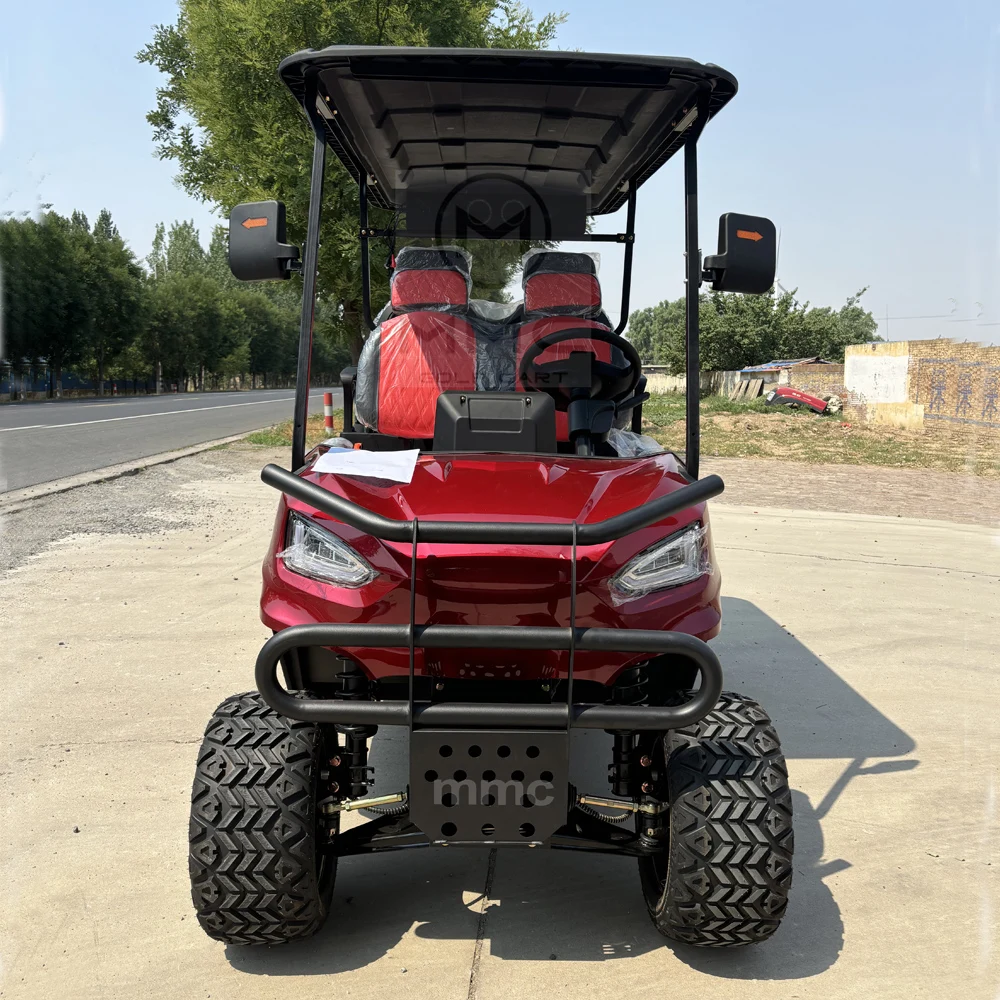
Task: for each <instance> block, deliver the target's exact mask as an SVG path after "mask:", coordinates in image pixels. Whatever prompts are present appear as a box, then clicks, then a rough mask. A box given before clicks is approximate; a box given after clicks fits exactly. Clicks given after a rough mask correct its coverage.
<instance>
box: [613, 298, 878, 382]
mask: <svg viewBox="0 0 1000 1000" xmlns="http://www.w3.org/2000/svg"><path fill="white" fill-rule="evenodd" d="M864 292H865V289H862V290H861V291H860V292H858V293H857V294H856V295H852V296H851V297H850V298H849V299H848V300H847V302H846V303H845V304H844V305H843V306H841V308H840V309H837V310H835V309H832V308H830V307H828V306H824V307H821V308H817V307H813V306H811V305H810V304H809V303H808V302H806V303H800V302H799V301H798V300H797V299H796V298H795V294H796V293H795V292H794V291H792V292H782V293H781V294H780V295H775V293H774V290H773V289H772V290H771V291H770V292H768V293H767V294H766V295H735V294H728V293H725V292H707V293H703V294H702V295H701V298H700V303H701V307H700V310H699V328H700V334H701V336H700V343H701V367H702V370H703V371H734V370H738V369H741V368H747V367H750V366H751V365H760V364H764V363H765V362H768V361H774V360H776V359H778V358H802V357H813V356H818V357H822V358H825V359H826V360H827V361H843V360H844V348H845V347H846V346H847V345H848V344H862V343H866V342H868V341H871V340H878V339H879V337H878V336H877V334H876V332H875V331H876V329H877V323H876V321H875V318H874V317H873V316H872V314H871V313H870V312H869V311H868V310H866V309H865V308H864V307H863V306H862V305H861V296H862V295H863V294H864ZM684 317H685V310H684V299H683V298H680V299H675V300H673V301H670V300H666V301H664V302H661V303H659V304H658V305H655V306H650V307H649V308H647V309H640V310H637V311H636V312H634V313H632V315H631V316H630V317H629V325H628V338H629V339H630V340H631V341H632V343H633V344H635V346H636V349H637V350H638V351H639V355H640V357H641V358H642V359H643V360H644V361H646V362H647V363H652V364H662V365H667V366H669V368H670V370H671V371H672V372H674V373H675V374H679V373H680V372H683V371H684V368H685V353H684Z"/></svg>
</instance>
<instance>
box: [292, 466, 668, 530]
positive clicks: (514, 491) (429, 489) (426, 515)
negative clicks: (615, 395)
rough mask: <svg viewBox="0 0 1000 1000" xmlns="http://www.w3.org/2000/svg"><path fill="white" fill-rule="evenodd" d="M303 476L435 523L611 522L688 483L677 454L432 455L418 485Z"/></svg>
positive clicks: (362, 501)
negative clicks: (642, 456) (638, 456)
mask: <svg viewBox="0 0 1000 1000" xmlns="http://www.w3.org/2000/svg"><path fill="white" fill-rule="evenodd" d="M302 477H303V478H304V479H307V480H310V481H312V482H315V483H317V484H318V485H320V486H322V487H323V488H324V489H326V490H329V491H330V492H331V493H336V494H339V495H340V496H342V497H345V498H346V499H347V500H350V501H352V502H353V503H356V504H359V505H360V506H362V507H365V508H367V509H368V510H370V511H373V512H375V513H377V514H381V515H383V516H384V517H389V518H393V519H395V520H412V519H413V518H417V519H419V520H431V521H493V520H499V519H503V520H505V521H574V520H575V521H578V522H579V523H581V524H584V523H588V522H592V521H603V520H605V519H606V518H609V517H613V516H614V515H616V514H621V513H622V512H624V511H626V510H631V509H633V508H635V507H638V506H639V505H640V504H643V503H646V502H647V501H648V500H652V499H654V498H656V497H659V496H662V495H663V494H665V493H670V492H672V491H674V490H676V489H679V488H680V487H682V486H684V485H686V480H685V479H684V478H683V476H681V475H680V472H679V469H678V465H677V460H676V459H675V458H674V456H673V455H669V454H666V455H655V456H651V457H649V458H645V459H634V458H632V459H609V458H577V457H574V456H570V455H565V456H563V455H552V456H536V455H533V456H525V455H464V454H455V455H440V454H439V455H424V456H421V457H420V459H419V460H418V462H417V467H416V469H415V471H414V474H413V481H412V482H410V483H389V482H385V481H383V480H376V479H367V478H359V477H355V476H343V475H335V474H332V473H314V472H312V466H311V463H310V465H309V466H308V467H307V468H306V470H305V471H304V472H303V474H302Z"/></svg>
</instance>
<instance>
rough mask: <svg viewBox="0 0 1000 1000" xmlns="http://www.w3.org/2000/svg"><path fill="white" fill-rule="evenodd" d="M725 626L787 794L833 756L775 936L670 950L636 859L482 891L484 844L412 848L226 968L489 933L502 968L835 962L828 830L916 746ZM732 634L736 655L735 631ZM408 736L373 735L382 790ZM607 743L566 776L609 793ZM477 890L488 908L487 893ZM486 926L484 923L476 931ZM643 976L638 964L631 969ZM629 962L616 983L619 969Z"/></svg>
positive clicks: (787, 658) (496, 875) (765, 623)
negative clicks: (776, 750) (840, 808)
mask: <svg viewBox="0 0 1000 1000" xmlns="http://www.w3.org/2000/svg"><path fill="white" fill-rule="evenodd" d="M724 604H725V611H724V617H725V619H726V621H727V626H729V628H727V630H726V631H727V632H728V634H729V635H731V636H734V642H733V645H732V646H729V644H728V643H727V642H726V641H725V639H724V637H722V638H720V639H719V640H717V641H716V642H715V643H713V645H715V646H716V648H717V650H718V652H719V654H720V657H721V658H722V661H723V664H724V666H725V668H726V686H727V688H731V689H735V690H741V691H743V692H745V693H746V694H749V695H751V696H753V697H755V698H757V699H759V700H760V702H761V703H762V704H763V705H764V706H765V707H766V708H767V710H768V712H769V713H770V714H771V716H772V718H773V719H774V721H775V723H776V726H777V729H778V732H779V734H780V736H781V739H782V743H783V746H784V750H785V754H786V757H787V758H788V759H789V762H790V772H791V780H792V784H793V786H794V784H795V759H796V758H800V759H801V758H811V759H838V758H840V759H843V760H844V762H845V768H844V770H843V772H842V773H841V775H840V777H839V778H838V779H837V780H836V781H835V782H834V783H833V785H832V787H831V788H830V789H829V790H828V791H827V792H826V793H825V795H824V796H823V798H822V800H821V801H819V802H813V801H811V800H810V798H809V797H808V796H807V795H806V794H805V793H804V792H802V791H799V790H794V791H793V793H792V796H793V808H794V823H795V866H794V876H793V889H792V894H791V900H790V903H789V908H788V912H787V914H786V916H785V919H784V921H783V922H782V926H781V928H780V929H779V931H778V933H777V934H775V936H774V937H773V938H772V939H771V940H770V941H768V942H766V943H765V944H762V945H759V946H757V947H751V948H742V949H734V950H732V951H727V950H710V951H705V950H701V949H696V948H690V947H687V946H684V945H679V944H673V943H669V942H667V941H665V939H664V938H662V937H661V936H660V935H659V934H658V933H657V932H656V930H655V929H654V927H653V926H652V924H651V922H650V920H649V918H648V915H647V914H646V911H645V906H644V904H643V901H642V895H641V890H640V887H639V878H638V873H637V871H636V866H635V861H634V860H632V859H629V858H619V857H609V856H591V855H586V854H582V853H576V852H571V851H528V850H506V851H505V850H501V851H499V852H497V856H496V864H495V870H494V872H493V877H492V882H491V885H490V886H489V887H487V873H488V869H489V865H488V863H487V859H488V857H489V852H488V851H486V850H484V849H462V848H454V849H448V850H434V849H426V850H424V849H418V850H411V851H401V852H398V853H389V854H384V855H372V856H362V857H356V858H347V859H344V860H342V861H341V863H340V870H339V872H338V876H337V885H336V892H335V896H334V902H333V909H332V913H331V916H330V919H329V921H328V923H327V925H326V927H325V928H324V929H323V930H322V931H321V932H320V933H319V934H318V935H317V936H316V937H315V938H312V939H310V940H308V941H304V942H302V943H293V944H290V945H284V946H282V947H280V948H273V949H247V948H233V947H230V948H228V949H227V952H226V953H227V957H228V959H229V961H230V962H231V963H232V965H233V967H234V968H236V969H238V970H240V971H242V972H245V973H247V974H251V975H272V976H283V975H310V974H313V975H320V974H323V975H326V974H331V973H336V972H342V971H347V970H352V969H359V968H363V967H364V966H367V965H370V964H372V963H373V962H376V961H378V960H379V959H382V958H383V957H385V956H386V955H387V954H388V953H389V952H390V951H391V950H392V949H393V948H394V947H395V946H396V945H398V943H399V942H400V940H401V939H402V938H404V937H405V936H406V935H407V934H409V933H411V932H412V933H413V934H415V935H416V936H417V937H419V938H424V939H433V940H444V941H454V942H465V943H466V944H467V945H468V947H469V956H470V959H469V960H470V963H471V961H472V946H473V943H474V942H475V941H476V938H477V934H483V935H484V937H485V940H486V947H487V949H488V954H489V955H490V956H491V957H492V958H499V959H503V960H508V961H610V960H613V959H621V958H630V957H636V956H639V955H643V954H645V953H647V952H653V951H662V950H663V949H664V948H665V947H667V948H668V949H669V950H668V951H667V952H665V953H664V960H665V961H668V960H669V955H670V954H671V953H672V955H673V956H674V958H676V959H677V960H680V961H682V962H684V963H685V964H687V965H689V966H691V967H692V968H695V969H698V970H700V971H703V972H705V973H708V974H711V975H713V976H722V977H728V978H733V979H764V980H784V979H799V978H807V977H810V976H815V975H818V974H820V973H822V972H823V971H824V970H826V969H828V968H830V966H832V965H833V964H834V963H835V962H836V961H837V959H838V957H839V955H840V952H841V949H842V947H843V939H844V928H843V922H842V920H841V915H840V909H839V907H838V905H837V901H836V898H835V896H834V893H833V891H832V889H831V885H830V884H828V882H827V880H828V879H830V877H831V876H833V875H835V874H836V873H837V872H839V871H842V870H844V869H846V868H849V867H851V862H850V861H848V860H845V859H834V860H827V861H824V860H823V829H822V821H823V819H824V818H825V816H826V815H827V814H828V813H829V812H830V810H831V809H832V808H834V807H835V806H836V803H837V800H838V798H839V797H840V795H841V794H842V793H843V791H844V789H845V788H846V787H847V785H848V783H849V782H851V781H852V780H854V779H855V778H861V779H862V780H868V778H867V776H871V775H888V774H891V773H892V772H895V771H903V770H909V769H911V768H913V767H916V766H917V764H918V762H917V761H916V760H913V759H908V760H901V759H897V760H883V761H881V762H876V763H873V764H870V765H866V760H868V759H870V758H879V757H882V758H886V757H889V758H892V757H901V756H902V755H904V754H908V753H910V752H912V751H913V750H914V749H915V744H914V741H913V740H912V738H911V737H910V736H908V735H907V734H906V733H905V732H903V731H902V730H901V729H900V728H899V727H898V726H896V725H895V724H894V723H893V722H892V721H891V720H889V719H888V718H886V716H885V715H883V714H882V713H881V712H880V711H879V710H878V709H877V708H875V706H873V705H872V704H871V703H870V702H868V701H867V700H865V699H864V698H863V697H862V696H861V695H860V694H859V693H858V692H857V691H855V690H854V689H853V688H852V687H850V685H848V684H847V683H846V682H845V681H843V680H842V679H841V678H840V677H839V676H838V675H837V674H836V673H834V671H833V670H831V669H830V668H829V667H828V666H827V665H826V664H825V663H823V662H822V660H820V659H819V658H818V657H817V656H815V655H814V654H813V653H812V652H811V651H810V650H809V649H808V648H806V647H805V646H804V645H803V644H802V643H800V642H799V641H798V640H797V639H795V638H794V636H791V635H790V634H789V633H788V632H787V631H786V630H785V629H783V628H782V627H781V626H779V625H778V624H777V623H776V622H774V621H773V620H772V619H771V618H769V617H768V616H767V615H765V614H764V613H763V612H761V611H760V610H759V609H758V608H757V607H756V606H755V605H753V604H751V603H749V602H747V601H742V600H737V599H727V600H725V601H724ZM736 636H738V637H739V642H738V645H737V643H736V642H735V637H736ZM406 751H407V740H406V733H405V731H403V730H397V729H388V728H386V729H383V730H381V731H380V733H379V735H378V737H376V739H375V741H374V742H373V745H372V751H371V756H370V760H371V763H373V764H374V765H375V767H376V773H377V775H378V790H379V792H380V793H384V792H390V791H394V790H396V789H397V788H402V787H404V786H405V783H406V774H407V762H406ZM609 759H610V737H608V736H607V735H606V734H604V733H602V732H596V731H576V732H574V734H573V748H572V760H573V767H572V771H571V775H570V777H571V780H572V781H573V782H574V784H576V785H577V787H579V788H581V789H586V790H588V791H594V792H598V793H604V792H606V791H607V777H606V775H607V762H608V760H609ZM484 892H485V894H486V899H485V900H484V899H483V896H484ZM481 917H482V922H481ZM640 968H641V969H644V970H646V972H648V967H647V966H645V965H643V966H637V967H636V969H637V972H638V970H639V969H640ZM627 970H628V964H627V963H626V964H625V965H624V966H623V967H622V974H623V975H626V976H627V975H628V971H627Z"/></svg>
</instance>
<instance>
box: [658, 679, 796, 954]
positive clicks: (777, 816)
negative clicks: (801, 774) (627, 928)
mask: <svg viewBox="0 0 1000 1000" xmlns="http://www.w3.org/2000/svg"><path fill="white" fill-rule="evenodd" d="M662 749H663V755H664V756H663V758H662V760H665V761H666V762H667V763H666V777H667V790H668V797H669V802H670V815H669V838H670V839H669V846H668V847H667V849H666V850H665V851H664V852H663V853H662V854H661V855H657V856H654V857H643V858H640V859H639V876H640V879H641V881H642V890H643V895H644V896H645V898H646V906H647V908H648V909H649V915H650V916H651V917H652V919H653V923H654V924H655V925H656V927H657V929H658V930H659V931H660V933H661V934H664V935H665V936H666V937H669V938H672V939H674V940H675V941H682V942H684V943H686V944H691V945H697V946H700V947H704V948H727V947H734V946H739V945H746V944H752V943H754V942H758V941H763V940H765V939H766V938H769V937H770V936H771V935H772V934H773V933H774V932H775V931H776V930H777V929H778V924H779V923H780V921H781V918H782V916H783V915H784V912H785V907H786V906H787V903H788V890H789V887H790V886H791V882H792V845H793V833H792V800H791V795H790V793H789V790H788V771H787V769H786V767H785V758H784V756H783V755H782V753H781V746H780V744H779V742H778V734H777V733H776V732H775V731H774V727H773V726H772V725H771V720H770V719H769V718H768V715H767V713H766V712H765V711H764V710H763V709H762V708H761V707H760V705H758V704H757V702H755V701H754V700H753V699H751V698H746V697H744V696H743V695H739V694H732V693H729V692H724V693H723V694H722V695H721V697H720V698H719V701H718V704H717V705H716V706H715V708H714V709H713V710H712V712H711V713H709V715H707V716H706V717H705V718H704V719H702V721H701V722H699V723H697V724H696V725H693V726H689V727H687V728H685V729H677V730H672V731H670V732H667V733H665V734H664V736H663V739H662ZM662 760H661V762H662Z"/></svg>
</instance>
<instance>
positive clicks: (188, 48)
mask: <svg viewBox="0 0 1000 1000" xmlns="http://www.w3.org/2000/svg"><path fill="white" fill-rule="evenodd" d="M179 6H180V13H179V16H178V19H177V22H176V24H173V25H160V26H159V27H157V28H156V29H155V31H154V35H153V40H152V41H151V42H150V43H149V44H148V45H147V46H146V47H145V48H144V49H143V50H142V51H141V52H140V53H139V56H138V58H139V59H140V61H142V62H146V63H150V64H152V65H154V66H155V67H157V68H158V69H159V70H160V71H161V72H162V73H164V74H165V76H166V82H165V83H164V85H163V86H162V87H161V88H160V89H159V90H158V91H157V100H156V108H155V110H154V111H152V112H150V114H149V115H148V116H147V117H148V119H149V122H150V124H151V125H152V126H153V130H154V139H155V142H156V144H157V148H158V151H159V155H160V157H161V158H163V159H172V160H174V161H175V162H176V163H177V165H178V169H179V180H180V182H181V184H182V185H183V186H184V188H185V189H186V190H187V191H189V192H190V193H192V194H195V195H197V196H199V197H201V198H203V199H205V200H206V201H210V202H214V203H216V204H218V205H220V206H221V207H222V208H223V209H224V210H225V211H228V210H230V209H231V208H232V206H233V205H235V204H238V203H239V202H242V201H255V200H262V199H265V198H277V199H279V200H281V201H284V202H285V204H286V205H287V208H288V221H289V236H290V238H291V239H292V240H295V241H298V242H300V243H301V241H302V240H303V238H304V235H305V234H304V224H305V219H306V206H307V201H308V193H309V177H308V171H309V150H310V149H311V146H312V139H311V132H310V130H309V126H308V125H307V123H306V119H305V117H304V116H303V115H302V113H301V111H300V109H298V108H297V107H296V106H295V102H294V101H293V100H292V99H291V97H290V96H289V94H288V93H287V91H286V89H285V87H284V85H283V84H282V83H281V82H280V81H279V79H278V76H277V73H276V67H277V65H278V63H279V62H280V61H281V60H282V59H283V58H284V57H285V56H287V55H289V54H290V53H293V52H296V51H298V50H299V49H305V48H321V47H323V46H325V45H333V44H372V45H434V46H470V47H478V48H490V47H492V48H523V49H533V48H542V47H544V46H545V45H547V44H548V43H549V42H551V40H552V39H553V37H554V35H555V32H556V29H557V27H558V25H559V24H560V23H561V21H562V20H563V15H559V14H548V15H546V16H545V17H542V18H541V19H537V20H536V19H535V17H534V16H533V15H532V14H531V12H530V11H529V10H528V9H527V8H525V7H523V6H521V5H520V4H518V3H515V2H503V0H501V2H498V0H370V2H366V3H329V2H326V0H256V2H254V3H246V4H244V3H225V4H224V7H223V9H224V15H222V14H220V4H219V2H218V0H180V5H179ZM357 217H358V191H357V186H356V185H355V184H354V183H353V181H351V179H350V178H349V176H348V174H347V173H346V171H345V170H343V169H342V168H341V167H340V165H339V163H337V164H333V165H331V169H330V171H329V172H328V176H327V183H326V189H325V195H324V202H323V232H322V248H321V251H320V260H319V287H318V291H319V295H320V297H321V298H322V299H325V300H327V301H328V302H329V303H330V305H331V306H332V312H331V314H330V316H331V319H330V331H331V335H332V336H334V337H338V338H341V339H343V340H344V341H345V342H346V343H348V344H349V345H350V348H351V351H352V354H353V355H354V356H355V357H356V356H357V353H358V352H359V351H360V347H361V343H362V339H363V334H364V332H365V331H363V329H362V324H361V318H360V316H361V307H360V301H361V275H360V257H359V252H358V241H357V225H358V223H357ZM372 221H373V222H374V223H375V224H387V223H388V222H389V221H390V220H389V217H388V216H386V217H385V218H381V217H380V218H373V220H372ZM500 246H501V245H498V248H497V249H493V250H491V251H489V255H488V257H486V256H485V255H484V260H483V261H481V263H482V264H483V265H484V267H483V268H482V269H481V270H482V273H484V274H486V272H487V271H489V272H490V274H489V277H488V285H489V286H490V287H491V288H492V290H493V291H492V297H498V296H500V295H502V289H503V285H505V284H506V281H504V280H503V278H504V276H506V277H507V278H509V277H510V276H511V274H512V273H513V272H514V270H515V269H516V267H517V263H518V260H519V258H520V254H521V252H522V248H520V247H517V246H507V248H506V250H504V251H501V250H500V249H499V247H500ZM503 253H505V254H506V257H503V256H501V255H502V254H503ZM379 256H380V255H379V254H378V253H374V254H373V268H372V271H373V274H372V278H373V282H374V285H375V288H376V293H377V295H381V296H382V298H383V300H384V297H385V295H386V289H387V286H386V277H385V273H384V270H383V269H382V268H381V266H380V260H379ZM487 265H488V266H487ZM488 293H489V292H488ZM377 304H378V303H377V302H376V305H377Z"/></svg>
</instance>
